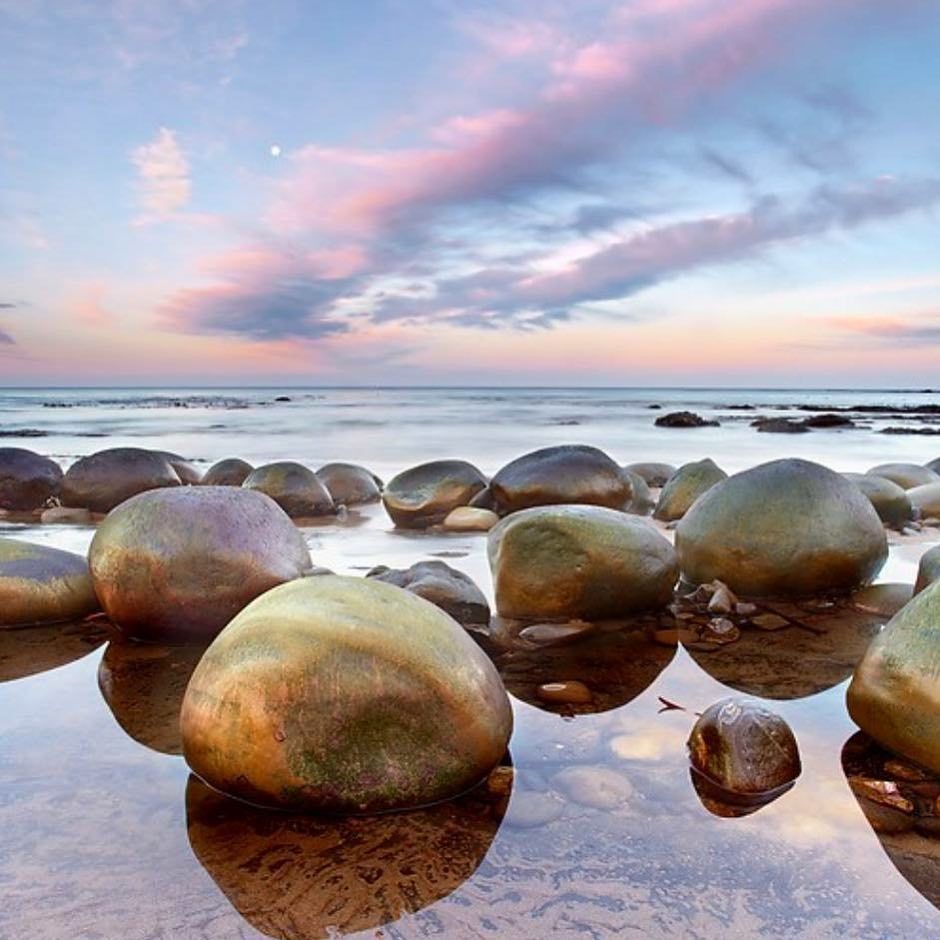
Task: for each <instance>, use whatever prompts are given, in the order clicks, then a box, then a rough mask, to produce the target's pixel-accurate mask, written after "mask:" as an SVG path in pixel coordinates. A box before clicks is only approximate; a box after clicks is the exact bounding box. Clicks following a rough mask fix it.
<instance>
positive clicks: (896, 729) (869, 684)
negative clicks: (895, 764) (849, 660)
mask: <svg viewBox="0 0 940 940" xmlns="http://www.w3.org/2000/svg"><path fill="white" fill-rule="evenodd" d="M846 703H847V705H848V709H849V715H850V716H851V717H852V720H853V721H854V722H855V723H856V724H857V725H858V726H859V727H860V728H861V729H862V730H863V731H865V732H866V733H867V734H869V735H870V736H871V737H873V738H874V739H875V740H876V741H877V742H878V743H879V744H881V745H883V746H884V747H886V748H888V749H889V750H891V751H894V752H895V753H896V754H900V755H901V756H903V757H906V758H908V759H910V760H913V761H916V762H917V763H918V764H922V765H923V766H924V767H928V768H930V770H933V771H934V772H936V773H940V582H936V581H935V582H934V583H933V584H930V585H928V586H927V587H926V588H925V589H924V590H923V591H921V592H920V593H919V594H917V595H916V596H915V597H914V599H913V600H912V601H911V602H910V603H909V604H907V605H906V606H905V607H903V608H902V609H901V610H900V611H899V612H898V613H897V614H895V616H894V617H893V618H892V619H891V620H890V621H889V622H888V624H887V626H886V627H885V628H884V630H882V631H881V633H879V634H878V636H876V637H875V638H874V640H872V642H871V645H870V646H869V647H868V650H867V652H866V653H865V655H864V656H863V657H862V660H861V662H860V663H859V664H858V666H857V667H856V669H855V675H854V676H853V677H852V683H851V685H849V690H848V693H847V695H846Z"/></svg>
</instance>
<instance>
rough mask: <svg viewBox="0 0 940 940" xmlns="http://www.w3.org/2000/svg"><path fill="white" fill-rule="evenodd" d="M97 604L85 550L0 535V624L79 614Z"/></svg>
mask: <svg viewBox="0 0 940 940" xmlns="http://www.w3.org/2000/svg"><path fill="white" fill-rule="evenodd" d="M97 609H98V600H97V598H96V597H95V592H94V589H93V588H92V583H91V578H90V577H89V574H88V562H87V561H86V560H85V559H84V558H83V557H82V556H81V555H75V554H73V553H72V552H63V551H61V550H60V549H58V548H50V547H49V546H48V545H34V544H33V543H32V542H24V541H21V540H20V539H3V538H0V627H11V626H25V625H27V624H34V623H51V622H55V621H64V620H77V619H79V618H81V617H84V616H86V615H87V614H90V613H93V612H94V611H96V610H97Z"/></svg>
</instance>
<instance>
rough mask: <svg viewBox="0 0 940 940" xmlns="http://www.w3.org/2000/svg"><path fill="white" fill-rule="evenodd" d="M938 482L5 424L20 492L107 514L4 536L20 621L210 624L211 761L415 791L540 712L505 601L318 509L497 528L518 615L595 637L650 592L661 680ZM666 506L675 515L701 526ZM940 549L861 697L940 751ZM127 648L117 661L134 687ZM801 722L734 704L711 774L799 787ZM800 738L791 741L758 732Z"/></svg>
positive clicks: (5, 590) (239, 771) (167, 635)
mask: <svg viewBox="0 0 940 940" xmlns="http://www.w3.org/2000/svg"><path fill="white" fill-rule="evenodd" d="M666 417H669V416H666ZM34 458H35V459H34ZM658 488H661V492H659V493H658V494H656V493H655V490H656V489H658ZM937 488H940V475H938V474H937V473H936V471H935V470H934V469H931V468H929V467H916V466H914V465H883V466H881V467H876V468H873V469H872V470H871V471H869V473H867V474H864V475H860V476H850V475H843V474H839V473H835V472H833V471H831V470H828V469H827V468H825V467H822V466H820V465H818V464H814V463H811V462H808V461H805V460H795V459H786V460H777V461H772V462H770V463H766V464H762V465H761V466H758V467H755V468H753V469H750V470H747V471H744V472H742V473H737V474H735V475H733V476H730V477H729V476H728V475H727V474H726V473H725V472H724V471H723V470H721V468H719V467H717V466H716V465H715V464H714V463H713V462H712V461H711V460H707V459H705V460H701V461H697V462H693V463H689V464H686V465H684V466H682V467H680V468H678V469H676V468H674V467H672V466H670V465H663V464H649V463H646V464H631V465H628V466H626V467H621V466H619V465H618V464H617V463H616V462H615V461H613V460H612V459H611V458H610V457H609V456H608V455H607V454H605V453H604V452H603V451H600V450H598V449H597V448H594V447H587V446H574V445H568V446H561V447H550V448H545V449H542V450H538V451H534V452H532V453H529V454H525V455H523V456H522V457H519V458H517V459H516V460H513V461H511V462H510V463H509V464H507V465H506V466H504V467H503V468H502V469H500V470H499V471H498V472H497V473H496V474H495V475H494V476H493V477H492V478H488V477H486V476H485V475H484V474H483V473H482V472H481V471H480V470H479V469H478V468H477V467H475V466H473V465H472V464H470V463H467V462H465V461H461V460H440V461H434V462H431V463H425V464H422V465H420V466H417V467H413V468H410V469H408V470H405V471H404V472H402V473H400V474H398V475H397V476H395V477H394V478H393V479H391V480H390V481H389V482H388V484H387V485H384V486H383V484H382V481H381V480H379V479H378V478H377V477H375V476H374V475H373V474H372V473H371V472H370V471H368V470H367V469H365V468H363V467H359V466H357V465H353V464H342V463H332V464H327V465H325V466H323V467H321V468H320V469H319V470H317V471H316V472H314V471H312V470H310V469H308V468H307V467H305V466H303V465H302V464H299V463H294V462H290V461H279V462H275V463H270V464H266V465H264V466H260V467H252V466H251V465H249V464H248V463H246V462H245V461H241V460H235V459H229V460H224V461H221V462H219V463H217V464H215V465H214V466H212V467H211V468H210V469H209V470H208V471H207V472H206V473H205V474H202V473H200V472H199V471H198V470H197V469H195V468H194V467H193V466H192V464H190V463H188V462H187V461H186V460H184V459H183V458H181V457H179V456H178V455H175V454H171V453H166V452H158V451H150V450H143V449H138V448H115V449H111V450H106V451H102V452H100V453H98V454H94V455H92V456H90V457H86V458H82V459H80V460H78V461H77V462H76V463H75V464H73V465H72V466H71V467H69V469H68V470H67V471H66V472H65V473H64V474H63V473H62V471H61V469H60V468H59V467H58V465H57V464H55V462H54V461H48V460H47V459H46V458H42V457H40V456H39V455H36V454H32V453H31V452H30V451H22V450H19V449H16V448H5V449H2V450H0V507H2V508H4V509H9V510H11V511H35V510H36V509H38V508H40V507H43V506H46V507H50V506H52V505H54V504H59V505H60V506H61V507H64V508H67V509H79V510H83V511H87V512H90V513H96V514H105V513H106V514H107V515H106V516H105V518H104V519H103V521H101V523H100V525H99V526H98V528H97V531H96V533H95V535H94V538H93V541H92V544H91V548H90V550H89V554H88V558H87V560H86V559H84V558H81V557H80V556H76V555H71V554H69V553H65V552H58V551H56V550H53V549H48V548H44V547H42V546H32V545H28V544H27V543H23V542H20V541H15V540H11V539H0V623H2V624H4V625H23V624H28V623H33V622H49V621H67V620H75V619H78V618H81V617H84V616H87V615H88V614H90V613H93V612H94V611H96V610H97V609H98V608H99V605H100V607H101V608H102V609H103V611H104V613H105V614H106V615H107V617H108V618H109V619H110V621H111V622H113V623H114V624H115V625H116V626H117V627H118V628H119V630H120V631H121V632H122V633H123V634H125V635H126V636H128V637H132V638H135V639H139V640H150V641H153V640H158V641H166V640H172V641H174V642H182V643H190V644H202V645H208V646H207V648H206V650H205V652H204V654H203V655H202V656H201V657H200V658H199V659H198V664H196V665H195V668H194V670H193V672H192V677H191V679H190V681H189V683H188V686H187V687H186V690H185V694H183V696H182V700H181V705H180V730H181V734H180V740H179V748H181V749H182V752H183V753H184V755H185V757H186V759H187V761H188V763H189V764H190V766H191V767H192V768H193V770H194V771H195V772H196V773H197V774H198V775H199V776H200V777H201V778H202V779H203V780H205V781H206V782H208V783H209V784H211V785H212V786H213V787H215V788H216V789H218V790H221V791H222V792H224V793H227V794H230V795H233V796H236V797H238V798H241V799H243V800H247V801H249V802H252V803H255V804H258V805H262V806H273V807H286V808H290V809H305V810H316V811H327V812H340V813H373V812H379V811H384V810H388V809H402V808H409V807H415V806H420V805H424V804H429V803H434V802H436V801H439V800H443V799H448V798H451V797H454V796H456V795H457V794H459V793H461V792H463V791H465V790H466V789H468V788H469V787H471V786H473V785H474V784H476V783H477V782H479V781H480V780H482V779H484V778H485V777H486V776H487V775H488V774H489V773H490V772H491V771H492V770H493V769H494V768H495V767H497V766H499V764H500V762H501V761H502V759H503V757H504V755H505V752H506V747H507V744H508V740H509V736H510V732H511V727H512V711H511V708H510V705H509V699H508V697H507V694H506V691H505V688H504V686H503V682H502V680H501V678H500V674H499V672H498V671H497V669H496V667H495V666H494V664H493V662H492V661H491V658H490V657H488V656H487V655H486V653H484V651H483V649H482V648H481V646H482V647H485V646H486V643H487V639H486V636H487V635H488V631H489V628H490V625H491V612H490V609H489V605H488V602H487V600H486V597H485V596H484V595H483V593H482V592H481V591H480V589H479V588H478V587H477V585H476V584H474V582H473V581H472V580H471V579H470V578H468V577H467V576H466V575H464V574H463V573H461V572H459V571H456V570H455V569H452V568H450V567H449V566H448V565H446V564H444V563H443V562H439V561H426V562H420V563H418V564H415V565H413V566H412V567H411V568H408V569H403V570H393V569H389V568H385V567H380V568H376V569H373V570H372V571H370V572H369V574H368V575H367V576H366V577H365V578H350V577H338V576H336V575H333V574H331V573H324V572H323V571H322V569H316V568H315V567H314V565H313V563H312V561H311V558H310V554H309V551H308V548H307V544H306V542H305V540H304V537H303V534H302V532H301V530H300V529H298V528H297V525H296V524H295V520H298V519H305V518H309V517H314V516H322V515H328V514H332V513H336V512H337V511H338V509H339V507H344V506H349V505H356V504H359V503H367V502H371V501H376V500H379V499H381V501H382V503H383V505H384V508H385V511H386V512H387V513H388V515H389V517H390V519H391V521H392V522H393V524H394V525H395V526H396V527H398V528H401V529H406V530H426V529H431V528H441V529H443V530H445V531H447V530H450V531H462V532H474V531H481V532H487V533H488V536H487V554H488V559H489V564H490V568H491V572H492V578H493V587H494V594H495V602H496V612H497V614H498V618H497V619H501V620H503V621H505V622H507V623H512V624H515V627H513V631H514V633H513V637H514V641H513V642H516V643H519V644H521V645H522V647H525V648H528V649H529V650H530V651H531V650H539V649H542V650H544V649H547V648H554V647H558V646H563V645H565V644H577V645H583V646H584V647H585V648H587V647H589V646H590V644H591V643H592V642H593V641H594V639H596V638H597V637H599V636H600V635H602V634H603V633H604V630H603V629H601V628H600V627H599V626H598V625H599V624H601V623H603V622H605V621H616V620H618V618H620V619H623V618H630V619H631V622H632V623H634V624H636V623H638V622H640V621H639V620H637V618H644V617H646V618H648V620H647V621H643V622H644V624H645V627H644V630H643V631H642V632H643V633H644V636H645V642H647V644H648V646H650V647H653V648H655V647H657V646H658V648H659V649H660V653H646V654H643V655H645V656H648V660H649V663H650V670H649V674H648V675H646V674H645V673H644V675H645V676H646V678H644V679H643V680H642V682H647V683H648V682H649V681H652V678H653V677H655V674H657V672H656V670H658V669H661V668H662V667H663V665H664V664H665V663H666V662H668V656H671V653H670V654H668V655H667V656H666V658H663V655H665V654H663V653H662V650H663V648H664V647H675V646H676V645H677V644H678V643H680V642H681V643H683V644H684V645H685V646H687V647H688V648H689V649H691V650H695V651H712V650H716V649H720V648H722V647H724V646H727V645H728V644H730V643H734V642H735V641H737V640H738V639H739V638H740V637H741V631H742V629H750V630H757V631H774V630H777V629H780V628H782V627H785V626H788V625H789V622H788V620H787V619H786V618H785V617H780V616H779V615H778V614H775V613H773V612H770V611H769V610H768V609H767V608H766V607H765V605H764V603H763V601H764V600H765V599H773V598H806V597H814V596H819V595H826V594H829V593H840V592H842V593H844V592H849V591H853V590H855V589H858V588H859V587H861V586H864V585H866V584H869V583H870V582H871V581H872V580H873V579H874V578H875V577H876V576H877V574H878V572H879V571H880V569H881V567H882V565H883V564H884V561H885V559H886V557H887V538H886V534H885V528H884V525H885V524H889V525H896V526H904V525H905V524H907V523H910V522H913V521H914V520H915V519H916V518H917V516H918V513H919V514H920V515H921V516H926V517H927V518H930V515H929V514H932V513H934V512H937V513H940V508H937V507H936V503H935V502H934V501H933V500H934V493H935V491H936V489H937ZM650 514H652V515H653V516H654V518H655V520H657V521H658V522H659V523H663V524H668V525H670V526H672V527H674V528H675V544H674V545H673V544H672V543H671V542H670V541H669V539H667V538H666V537H665V535H664V534H663V533H662V531H661V527H660V528H657V526H656V524H655V523H654V522H652V521H650V520H648V519H645V518H643V517H644V516H647V515H650ZM938 551H940V549H938V550H934V551H933V552H928V553H927V554H926V555H925V556H924V559H923V562H922V564H921V571H920V573H919V576H918V584H917V587H916V590H917V592H918V593H917V595H916V596H915V597H914V598H913V600H911V601H910V603H908V604H907V605H906V606H904V607H903V609H902V610H901V611H900V613H898V614H897V616H895V618H894V619H893V620H892V621H891V623H890V624H889V625H888V627H887V628H886V629H885V631H884V632H883V633H882V634H881V635H880V636H879V637H878V638H877V639H876V640H875V641H874V642H873V643H872V645H871V647H870V648H869V651H868V653H867V654H866V656H865V658H864V659H863V661H862V662H861V663H860V665H859V667H858V670H857V672H856V675H855V678H854V680H853V683H852V686H851V687H850V690H849V707H850V712H851V714H852V715H853V717H854V718H855V719H856V721H857V722H858V723H859V724H860V726H861V727H863V728H864V729H865V730H866V731H867V732H868V733H869V734H871V736H872V737H873V738H875V740H877V741H879V742H880V743H881V744H883V745H884V746H886V747H889V748H891V749H893V750H896V751H897V752H898V753H901V754H904V755H905V756H906V757H908V758H909V759H912V760H916V761H918V762H919V763H921V764H923V765H924V766H927V767H931V768H933V769H934V770H937V771H938V772H940V751H938V750H937V746H936V744H935V742H936V741H938V740H940V712H938V711H937V710H936V708H935V701H936V689H935V685H936V680H935V675H936V673H937V671H938V668H940V666H938V655H940V643H938V641H937V638H936V635H937V634H938V630H940V607H938V604H940V584H938V583H937V582H938V579H940V554H938ZM680 582H681V583H682V587H681V588H680V590H679V591H678V593H677V586H678V585H680ZM905 600H906V598H905ZM667 624H668V625H667ZM468 631H469V632H468ZM650 639H652V640H654V641H656V642H655V643H652V644H649V642H648V641H649V640H650ZM475 640H476V641H475ZM624 642H625V643H627V642H629V643H631V644H632V643H634V642H635V641H634V640H633V639H630V640H629V641H627V640H624ZM115 655H117V654H115ZM643 655H641V656H640V657H638V660H637V661H644V662H645V660H643ZM117 674H118V672H117V671H116V669H115V667H113V666H110V665H109V666H108V668H107V669H105V671H104V672H103V673H102V674H101V682H102V689H103V690H107V691H106V694H107V695H110V696H111V698H115V695H114V689H115V679H114V676H115V675H117ZM544 679H545V681H541V682H540V683H539V684H538V687H537V690H536V697H537V699H538V700H539V701H541V702H542V703H544V704H546V705H547V706H550V707H553V706H579V707H583V708H585V709H588V710H590V709H591V708H593V707H596V706H597V704H598V702H599V701H600V699H599V696H598V693H597V691H596V690H595V689H593V688H592V687H591V685H590V681H589V679H590V677H589V676H582V675H579V676H577V677H575V676H574V675H566V674H564V673H556V674H555V675H551V676H546V677H544ZM585 679H587V680H588V681H584V680H585ZM642 682H641V683H640V684H642ZM902 691H903V694H902ZM109 700H110V699H109ZM732 712H733V713H734V716H735V720H734V721H733V722H732V721H730V720H726V719H727V718H728V715H729V714H731V713H732ZM781 725H782V723H781V722H780V720H779V719H778V718H777V717H776V716H774V715H772V714H770V713H766V712H765V711H762V710H760V709H758V708H757V707H756V706H751V705H748V704H747V703H746V702H745V703H743V704H742V703H741V702H734V703H730V704H729V703H719V705H716V706H714V708H713V709H709V711H708V712H706V713H705V714H704V715H703V716H702V718H701V719H700V721H699V722H698V723H697V724H696V727H695V729H693V733H692V737H691V738H690V744H689V747H690V755H691V757H692V764H693V769H694V771H695V775H697V776H694V777H693V779H694V780H696V786H699V785H700V784H701V783H702V781H703V780H704V781H705V784H706V785H707V786H709V787H711V788H716V787H717V788H718V791H728V792H731V793H737V794H739V795H740V794H744V796H745V798H746V799H745V802H746V803H747V802H748V801H749V805H759V804H761V803H762V802H766V800H767V799H769V798H773V796H775V795H779V793H780V792H783V789H785V788H786V787H787V786H789V785H790V784H792V781H793V780H794V779H795V778H796V776H797V775H798V774H799V756H798V753H797V752H796V749H795V741H793V740H792V733H790V732H789V729H787V728H786V726H785V725H782V727H781ZM788 734H789V737H788V736H787V735H788ZM760 742H763V744H761V743H760ZM774 749H776V754H777V758H778V760H777V764H775V765H774V764H773V763H772V762H771V763H768V761H769V758H766V759H765V758H763V757H761V758H760V759H758V757H756V756H755V755H760V754H764V753H766V754H770V753H771V752H774ZM762 774H763V776H762ZM719 795H720V793H719ZM713 796H714V793H712V794H711V796H710V797H709V798H712V797H713ZM703 798H704V797H703Z"/></svg>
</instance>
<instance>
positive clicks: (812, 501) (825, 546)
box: [676, 459, 888, 596]
mask: <svg viewBox="0 0 940 940" xmlns="http://www.w3.org/2000/svg"><path fill="white" fill-rule="evenodd" d="M676 548H677V551H678V554H679V562H680V565H681V567H682V575H683V578H684V579H685V580H686V581H688V582H689V583H692V584H701V583H705V582H708V581H713V580H715V579H716V578H717V579H719V580H721V581H724V582H725V583H726V584H727V585H728V586H729V587H730V588H731V589H732V590H733V591H735V592H736V593H738V594H741V595H744V596H749V595H750V596H767V595H780V596H792V595H808V594H817V593H820V592H824V591H840V590H849V589H851V588H853V587H857V586H859V585H862V584H866V583H868V582H870V581H871V580H872V579H873V578H874V577H875V575H876V574H877V573H878V571H880V569H881V566H882V565H883V564H884V562H885V559H886V558H887V555H888V544H887V539H886V537H885V532H884V527H883V526H882V523H881V520H880V519H879V518H878V514H877V513H876V512H875V510H874V508H873V507H872V505H871V503H870V502H869V500H868V498H867V497H866V496H865V495H864V494H863V493H862V492H861V490H859V488H858V487H857V486H855V485H854V484H853V483H851V482H850V481H849V480H846V479H845V477H843V476H842V475H841V474H838V473H834V472H833V471H832V470H829V469H827V468H826V467H823V466H821V465H819V464H815V463H811V462H810V461H807V460H795V459H786V460H775V461H772V462H771V463H765V464H761V465H760V466H758V467H754V468H753V469H751V470H745V471H744V472H743V473H738V474H735V475H734V476H732V477H729V478H728V479H727V480H724V481H722V482H721V483H718V484H717V485H716V486H714V487H712V488H711V489H710V490H708V492H706V493H705V494H703V495H702V496H701V497H699V499H698V500H696V502H695V504H694V505H693V506H692V507H691V508H690V509H689V511H688V512H687V513H686V514H685V516H684V517H683V518H682V520H681V521H680V522H679V525H678V528H677V529H676Z"/></svg>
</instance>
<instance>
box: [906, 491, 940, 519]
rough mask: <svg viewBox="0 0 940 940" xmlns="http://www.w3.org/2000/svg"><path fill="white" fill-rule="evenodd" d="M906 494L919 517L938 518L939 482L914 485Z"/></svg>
mask: <svg viewBox="0 0 940 940" xmlns="http://www.w3.org/2000/svg"><path fill="white" fill-rule="evenodd" d="M907 496H908V498H909V499H910V501H911V505H912V506H913V507H914V509H916V510H917V512H918V513H919V514H920V516H921V518H923V519H929V518H940V482H938V483H927V484H925V485H924V486H915V487H914V488H913V489H910V490H908V491H907Z"/></svg>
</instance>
